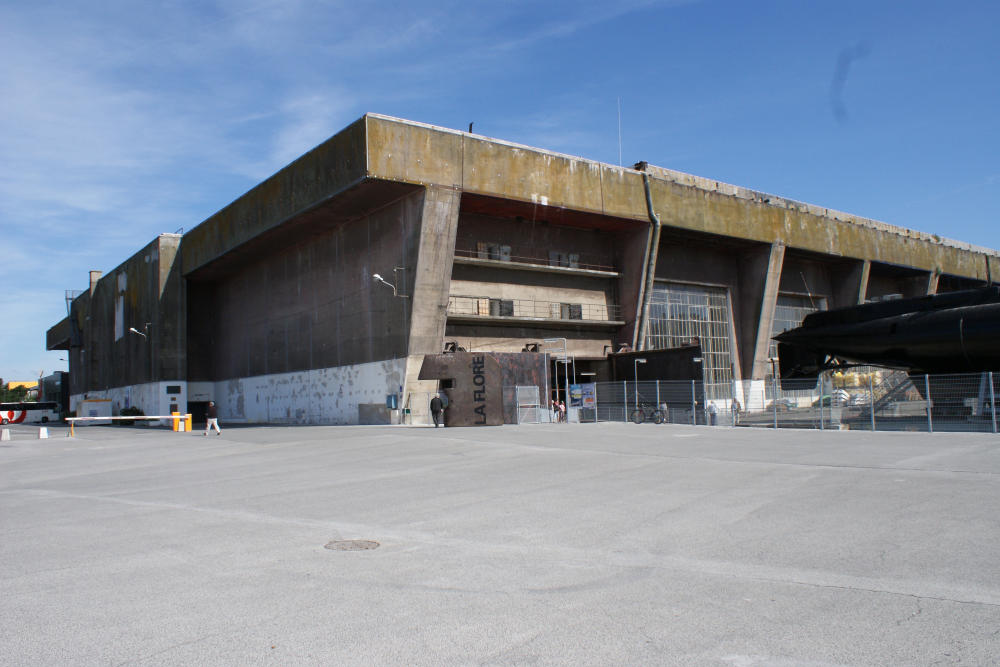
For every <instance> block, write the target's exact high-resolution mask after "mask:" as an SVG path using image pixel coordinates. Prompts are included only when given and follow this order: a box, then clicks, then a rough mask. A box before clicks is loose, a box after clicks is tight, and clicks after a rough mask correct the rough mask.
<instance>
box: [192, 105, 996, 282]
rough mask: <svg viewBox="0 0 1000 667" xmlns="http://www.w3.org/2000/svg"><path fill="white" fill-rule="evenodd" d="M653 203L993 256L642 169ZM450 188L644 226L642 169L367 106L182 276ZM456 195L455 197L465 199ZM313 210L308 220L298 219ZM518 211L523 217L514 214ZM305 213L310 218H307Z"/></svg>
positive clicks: (690, 217) (873, 241) (913, 252)
mask: <svg viewBox="0 0 1000 667" xmlns="http://www.w3.org/2000/svg"><path fill="white" fill-rule="evenodd" d="M643 168H644V170H645V172H646V173H647V174H648V175H649V177H650V179H649V180H650V189H651V195H652V202H653V208H654V211H655V212H656V213H657V215H658V216H659V217H660V219H661V221H662V223H663V224H664V225H665V226H667V227H669V228H673V229H677V230H688V231H691V232H703V233H706V234H710V235H713V236H716V237H722V238H731V239H741V240H744V241H751V242H756V243H772V242H775V241H777V242H781V243H784V244H785V245H786V246H787V247H788V248H789V249H792V248H794V249H798V250H802V251H805V252H811V253H818V254H820V255H824V256H842V257H845V258H853V259H868V260H872V261H876V262H881V263H884V264H889V265H897V266H907V267H912V268H914V269H917V270H923V271H938V272H940V273H945V274H953V275H957V276H965V277H969V278H974V279H985V277H986V261H985V260H984V257H988V258H989V261H990V262H991V266H992V267H993V274H994V275H1000V255H998V253H997V252H996V251H995V250H991V249H987V248H979V247H975V246H971V245H969V244H965V243H961V242H958V241H949V240H947V239H941V238H939V237H936V236H934V235H930V234H925V233H922V232H916V231H912V230H908V229H904V228H901V227H895V226H893V225H888V224H886V223H882V222H878V221H874V220H869V219H866V218H861V217H858V216H853V215H849V214H846V213H841V212H838V211H833V210H830V209H825V208H821V207H817V206H813V205H809V204H804V203H801V202H795V201H791V200H787V199H783V198H781V197H776V196H773V195H767V194H765V193H760V192H756V191H752V190H748V189H746V188H740V187H737V186H732V185H727V184H725V183H719V182H716V181H710V180H708V179H704V178H700V177H696V176H691V175H689V174H682V173H680V172H675V171H671V170H668V169H663V168H660V167H654V166H649V165H644V166H643ZM428 186H436V187H447V188H455V189H458V190H460V191H461V192H462V193H463V200H465V199H468V200H469V203H468V204H466V202H465V201H463V207H466V208H465V209H464V210H469V209H468V208H467V207H475V206H481V207H482V208H483V209H484V210H485V209H489V210H490V211H492V212H494V213H497V212H499V213H500V214H501V215H506V214H513V215H515V216H517V215H521V214H522V213H520V212H524V211H528V210H535V209H536V208H540V207H544V208H545V215H546V217H548V218H549V219H550V220H551V219H552V218H553V217H555V218H557V219H560V220H563V221H565V222H566V224H578V225H581V226H598V227H603V226H605V225H612V226H614V225H619V226H625V225H628V224H630V222H631V223H636V224H648V223H647V221H648V210H647V207H646V199H645V190H644V185H643V172H642V171H639V170H636V169H630V168H625V167H618V166H614V165H608V164H603V163H599V162H594V161H592V160H585V159H583V158H578V157H573V156H569V155H562V154H559V153H553V152H549V151H544V150H540V149H536V148H531V147H528V146H521V145H517V144H512V143H509V142H504V141H499V140H496V139H490V138H488V137H484V136H480V135H473V134H469V133H466V132H459V131H455V130H449V129H445V128H440V127H434V126H431V125H425V124H421V123H415V122H411V121H405V120H400V119H396V118H390V117H387V116H380V115H376V114H368V115H366V116H364V117H362V118H361V119H359V120H358V121H356V122H355V123H353V124H351V125H350V126H348V127H347V128H345V129H344V130H342V131H341V132H339V133H338V134H337V135H335V136H334V137H332V138H331V139H329V140H328V141H326V142H325V143H323V144H321V145H320V146H318V147H316V148H315V149H313V150H312V151H310V152H309V153H307V154H306V155H303V156H302V157H300V158H299V159H297V160H296V161H295V162H293V163H292V164H290V165H288V166H287V167H285V168H284V169H282V170H281V171H279V172H278V173H277V174H275V175H274V176H272V177H271V178H269V179H267V180H266V181H264V182H263V183H261V184H260V185H258V186H256V187H255V188H254V189H252V190H251V191H250V192H248V193H247V194H245V195H244V196H242V197H240V198H239V199H238V200H236V201H235V202H233V203H232V204H230V205H229V206H227V207H226V208H224V209H223V210H221V211H219V213H217V214H215V215H214V216H212V217H211V218H209V219H208V220H206V221H205V222H203V223H202V224H200V225H198V226H197V227H196V228H194V229H192V230H191V231H189V232H188V233H187V234H186V235H185V237H184V243H183V244H182V256H183V262H182V266H183V270H184V273H185V275H186V276H191V277H194V275H195V274H197V275H199V276H200V275H205V276H207V275H208V273H207V272H203V269H204V268H205V267H207V266H208V265H210V264H213V265H215V266H217V267H222V266H224V263H223V264H219V262H220V261H223V260H224V258H225V256H226V255H228V254H230V253H237V255H238V254H239V253H251V252H254V251H255V250H254V249H255V248H256V249H257V250H256V251H259V250H262V249H266V248H267V247H268V242H267V240H272V241H273V240H275V239H286V240H290V239H292V238H294V237H295V234H289V235H288V236H287V237H286V236H283V233H282V232H279V228H282V227H286V226H287V227H288V230H287V231H288V232H292V231H293V230H294V229H296V228H298V232H300V233H307V232H305V231H303V230H306V229H308V225H309V224H315V223H316V218H315V216H316V215H318V213H316V212H318V211H326V212H327V213H328V214H331V213H333V212H334V211H335V210H336V215H331V219H332V218H333V217H336V218H337V219H340V220H347V219H349V218H350V216H351V215H358V214H360V212H362V211H363V210H365V207H378V206H380V205H384V204H385V203H388V201H390V198H395V197H398V196H400V195H401V194H403V193H405V192H408V191H410V190H409V189H408V188H411V189H412V188H415V187H428ZM466 195H467V196H466ZM311 215H312V216H314V217H310V216H311ZM522 217H527V216H525V215H522ZM310 221H311V222H310Z"/></svg>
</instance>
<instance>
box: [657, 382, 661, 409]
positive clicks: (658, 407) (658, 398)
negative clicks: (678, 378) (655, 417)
mask: <svg viewBox="0 0 1000 667" xmlns="http://www.w3.org/2000/svg"><path fill="white" fill-rule="evenodd" d="M656 409H657V410H659V409H660V381H659V380H657V381H656Z"/></svg>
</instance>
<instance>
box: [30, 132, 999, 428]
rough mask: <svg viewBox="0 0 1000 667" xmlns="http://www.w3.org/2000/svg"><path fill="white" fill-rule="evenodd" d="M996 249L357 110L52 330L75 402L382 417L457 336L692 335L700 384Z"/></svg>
mask: <svg viewBox="0 0 1000 667" xmlns="http://www.w3.org/2000/svg"><path fill="white" fill-rule="evenodd" d="M988 264H989V267H990V268H991V271H992V274H993V275H1000V255H998V253H997V252H996V251H994V250H991V249H986V248H981V247H974V246H971V245H969V244H966V243H961V242H956V241H950V240H945V239H941V238H939V237H937V236H932V235H929V234H924V233H920V232H916V231H911V230H907V229H903V228H900V227H895V226H891V225H888V224H885V223H881V222H876V221H873V220H869V219H865V218H860V217H857V216H854V215H849V214H845V213H840V212H837V211H832V210H828V209H825V208H820V207H816V206H812V205H808V204H803V203H800V202H795V201H791V200H788V199H783V198H780V197H775V196H772V195H767V194H764V193H760V192H756V191H752V190H748V189H745V188H740V187H736V186H732V185H727V184H724V183H719V182H716V181H712V180H708V179H704V178H700V177H696V176H691V175H688V174H683V173H679V172H675V171H671V170H668V169H663V168H660V167H654V166H652V165H649V164H646V163H639V164H637V165H635V167H634V168H622V167H618V166H613V165H608V164H602V163H598V162H594V161H590V160H585V159H582V158H577V157H571V156H567V155H561V154H556V153H552V152H548V151H544V150H540V149H536V148H530V147H527V146H521V145H516V144H511V143H507V142H504V141H498V140H495V139H490V138H487V137H483V136H479V135H473V134H469V133H465V132H459V131H454V130H449V129H444V128H440V127H434V126H430V125H425V124H421V123H415V122H410V121H405V120H400V119H396V118H390V117H386V116H381V115H375V114H368V115H366V116H364V117H362V118H361V119H359V120H358V121H356V122H355V123H353V124H351V125H350V126H348V127H347V128H345V129H344V130H342V131H341V132H339V133H338V134H336V135H335V136H333V137H332V138H331V139H329V140H328V141H326V142H325V143H323V144H322V145H320V146H318V147H316V148H315V149H313V150H312V151H310V152H309V153H307V154H305V155H303V156H302V157H300V158H299V159H297V160H295V161H294V162H293V163H291V164H290V165H288V166H287V167H285V168H284V169H282V170H281V171H279V172H278V173H277V174H275V175H274V176H272V177H271V178H269V179H267V180H266V181H264V182H263V183H261V184H260V185H258V186H256V187H255V188H253V189H252V190H250V191H249V192H247V193H246V194H245V195H243V196H242V197H240V198H239V199H237V200H236V201H234V202H233V203H231V204H230V205H228V206H227V207H225V208H224V209H222V210H221V211H219V212H218V213H216V214H215V215H213V216H212V217H210V218H209V219H207V220H205V221H204V222H202V223H201V224H200V225H198V226H197V227H195V228H193V229H191V230H190V231H188V232H187V233H185V234H183V235H180V234H163V235H161V236H159V237H158V238H156V239H154V240H153V241H152V242H151V243H149V244H148V245H147V246H146V247H145V248H143V249H142V250H140V251H139V252H138V253H136V254H135V255H133V256H132V257H130V258H129V259H127V260H125V261H124V262H123V263H122V264H121V265H120V266H118V267H116V268H115V269H114V270H112V271H110V272H109V273H107V274H105V275H102V274H101V273H100V272H96V271H92V272H91V274H90V285H89V289H87V290H85V291H82V292H79V293H76V292H74V293H71V294H68V295H67V306H68V314H67V317H66V318H65V319H63V320H62V321H60V322H58V323H57V324H56V325H54V326H53V327H52V328H51V329H49V330H48V332H47V339H46V344H47V348H48V349H49V350H56V349H58V350H66V351H67V352H68V353H69V356H68V359H69V364H70V390H69V393H70V397H71V399H70V402H71V409H73V408H75V406H76V404H77V403H78V402H79V401H80V400H82V399H83V398H84V397H90V398H95V397H103V398H110V399H112V400H113V401H114V404H115V407H116V409H121V408H122V407H125V406H128V405H134V406H139V407H140V408H142V409H143V411H144V412H145V413H146V414H167V413H168V412H170V411H173V410H180V411H181V412H185V411H192V412H198V410H199V409H200V407H201V406H203V405H204V404H205V402H207V401H208V400H210V399H211V400H215V401H216V402H217V403H218V405H219V411H220V416H222V417H223V418H224V419H225V420H226V421H229V422H239V421H244V422H249V423H267V422H272V423H302V424H331V423H333V424H356V423H386V422H389V421H393V420H397V419H398V418H399V411H394V410H392V409H391V408H389V407H387V400H386V399H387V397H388V396H393V395H395V396H396V397H397V399H398V406H399V407H400V408H402V407H404V406H406V407H410V408H411V409H412V410H413V412H414V413H421V412H425V411H426V409H427V408H426V405H425V403H426V396H427V395H428V394H429V392H433V391H435V390H437V388H438V383H437V381H434V380H421V379H419V374H420V368H421V365H422V362H423V359H424V357H425V355H435V354H438V353H441V352H442V349H443V347H444V346H445V345H446V344H447V343H448V342H455V343H457V344H458V345H459V346H461V347H464V348H465V349H466V350H470V351H471V350H474V351H479V352H483V351H485V352H487V353H516V352H521V351H522V350H524V349H525V347H526V346H530V345H532V344H536V343H539V342H540V341H544V340H545V339H564V343H563V342H560V343H559V347H563V346H564V347H565V350H566V352H568V353H569V354H571V355H573V356H574V357H575V359H576V363H577V368H578V370H579V371H581V372H586V371H587V370H590V372H593V373H597V374H598V375H597V376H596V377H595V378H594V379H597V380H602V379H607V378H606V377H601V374H602V373H604V372H606V371H605V370H604V369H606V367H607V365H606V364H605V363H604V360H605V359H606V355H607V353H608V351H609V350H611V351H617V350H620V349H623V348H626V349H632V350H653V349H663V348H672V347H677V346H679V345H683V344H685V343H686V342H689V341H691V340H692V339H695V338H697V339H698V341H699V342H700V344H701V346H702V349H703V353H704V354H703V356H704V366H703V368H704V376H705V381H706V387H710V386H731V384H732V383H741V382H742V383H753V382H761V381H763V380H764V379H765V378H766V377H767V376H768V375H769V373H770V372H771V368H770V364H769V363H768V359H769V358H771V357H773V356H774V352H773V350H771V349H770V346H771V336H772V335H774V334H775V333H778V332H781V331H783V330H785V329H787V328H790V327H793V326H796V325H797V324H798V323H799V322H801V320H802V318H803V317H804V316H805V315H806V314H808V313H809V312H812V311H813V310H817V309H823V308H834V307H840V306H846V305H853V304H857V303H862V302H864V301H865V300H870V299H873V298H882V297H885V296H887V295H896V294H899V295H904V296H917V295H922V294H929V293H935V292H942V291H949V290H955V289H963V288H967V287H973V286H976V285H979V284H981V283H982V282H983V281H984V280H985V279H986V276H987V266H988ZM373 274H379V275H380V276H381V277H382V278H383V279H384V282H380V281H377V280H374V279H373V277H372V276H373ZM386 283H388V285H387V284H386ZM390 286H391V288H390ZM132 329H134V330H135V331H131V330H132ZM137 334H138V335H137ZM542 349H544V346H543V348H542ZM591 369H592V370H591Z"/></svg>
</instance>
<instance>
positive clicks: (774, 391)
mask: <svg viewBox="0 0 1000 667" xmlns="http://www.w3.org/2000/svg"><path fill="white" fill-rule="evenodd" d="M763 393H764V400H765V401H766V400H767V391H766V390H765V391H764V392H763ZM771 411H772V412H774V430H775V431H777V430H778V378H777V377H775V375H774V373H771Z"/></svg>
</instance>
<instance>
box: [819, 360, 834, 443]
mask: <svg viewBox="0 0 1000 667" xmlns="http://www.w3.org/2000/svg"><path fill="white" fill-rule="evenodd" d="M831 398H832V397H831ZM819 430H821V431H822V430H823V374H822V373H820V374H819Z"/></svg>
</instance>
